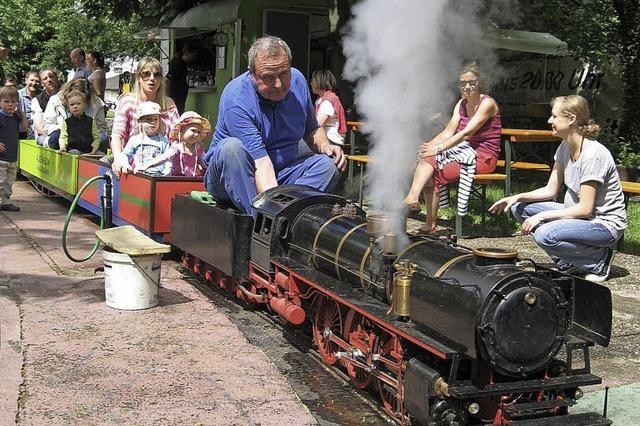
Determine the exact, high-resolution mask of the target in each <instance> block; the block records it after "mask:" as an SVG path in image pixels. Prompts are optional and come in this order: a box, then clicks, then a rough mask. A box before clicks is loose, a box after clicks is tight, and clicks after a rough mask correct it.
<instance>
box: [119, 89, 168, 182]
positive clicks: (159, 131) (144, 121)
mask: <svg viewBox="0 0 640 426" xmlns="http://www.w3.org/2000/svg"><path fill="white" fill-rule="evenodd" d="M160 115H161V110H160V105H158V104H157V103H155V102H150V101H146V102H142V103H141V104H140V105H138V108H137V110H136V118H137V119H138V123H139V133H138V134H136V135H134V136H132V137H131V138H130V139H129V142H128V143H127V146H125V148H124V149H123V150H122V153H121V154H120V155H121V158H120V159H119V161H120V164H122V165H123V169H129V170H131V169H133V172H134V173H139V172H142V173H146V174H149V175H151V176H171V165H172V163H171V160H169V158H168V156H169V151H170V145H169V141H168V140H167V138H166V136H165V134H164V127H163V126H164V125H163V123H162V121H161V120H160Z"/></svg>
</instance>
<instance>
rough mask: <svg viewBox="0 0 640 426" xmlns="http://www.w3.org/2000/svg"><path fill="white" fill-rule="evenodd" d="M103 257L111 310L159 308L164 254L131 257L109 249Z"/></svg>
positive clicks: (105, 284)
mask: <svg viewBox="0 0 640 426" xmlns="http://www.w3.org/2000/svg"><path fill="white" fill-rule="evenodd" d="M102 255H103V256H104V275H105V277H104V292H105V296H106V299H107V306H109V307H111V308H115V309H127V310H136V309H147V308H153V307H154V306H157V305H158V289H159V288H160V265H161V258H162V255H161V254H149V255H142V256H133V257H131V256H129V255H128V254H124V253H119V252H116V251H113V250H112V249H110V248H109V247H105V249H104V250H103V251H102Z"/></svg>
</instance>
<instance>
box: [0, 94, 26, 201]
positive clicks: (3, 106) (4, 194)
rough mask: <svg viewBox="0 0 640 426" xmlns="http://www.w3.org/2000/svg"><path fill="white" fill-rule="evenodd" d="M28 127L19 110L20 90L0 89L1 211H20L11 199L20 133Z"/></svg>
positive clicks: (16, 167) (16, 172) (16, 168)
mask: <svg viewBox="0 0 640 426" xmlns="http://www.w3.org/2000/svg"><path fill="white" fill-rule="evenodd" d="M28 125H29V124H28V123H27V117H26V116H25V115H24V113H23V112H22V111H20V108H18V90H16V88H15V87H13V86H3V87H0V211H5V212H17V211H20V207H18V206H16V205H14V204H11V203H10V202H9V198H11V194H12V192H13V190H12V187H13V182H15V180H16V175H17V174H18V139H19V137H18V133H19V132H24V131H26V130H27V126H28Z"/></svg>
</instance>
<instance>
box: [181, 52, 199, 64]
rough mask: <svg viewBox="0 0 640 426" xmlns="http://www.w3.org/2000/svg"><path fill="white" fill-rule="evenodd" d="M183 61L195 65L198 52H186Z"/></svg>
mask: <svg viewBox="0 0 640 426" xmlns="http://www.w3.org/2000/svg"><path fill="white" fill-rule="evenodd" d="M182 60H183V61H184V62H185V63H187V64H192V63H194V62H195V61H196V52H185V53H184V55H183V56H182Z"/></svg>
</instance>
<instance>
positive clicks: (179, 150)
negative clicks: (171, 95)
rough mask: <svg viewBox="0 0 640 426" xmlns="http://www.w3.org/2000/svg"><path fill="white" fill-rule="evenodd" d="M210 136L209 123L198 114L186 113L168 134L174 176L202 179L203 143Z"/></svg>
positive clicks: (204, 166) (203, 167) (204, 167)
mask: <svg viewBox="0 0 640 426" xmlns="http://www.w3.org/2000/svg"><path fill="white" fill-rule="evenodd" d="M210 134H211V123H209V120H207V119H206V118H204V117H201V116H200V115H199V114H198V113H196V112H193V111H186V112H185V113H183V114H182V115H181V116H180V120H179V121H178V123H176V125H175V127H174V128H173V130H171V133H170V134H169V138H170V139H171V142H172V143H171V154H170V155H171V160H172V162H173V175H174V176H189V177H202V176H204V171H205V169H206V165H205V163H204V160H203V158H204V147H203V145H202V141H204V140H205V139H206V138H207V137H208V136H209V135H210Z"/></svg>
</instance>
